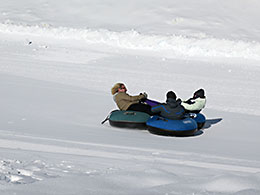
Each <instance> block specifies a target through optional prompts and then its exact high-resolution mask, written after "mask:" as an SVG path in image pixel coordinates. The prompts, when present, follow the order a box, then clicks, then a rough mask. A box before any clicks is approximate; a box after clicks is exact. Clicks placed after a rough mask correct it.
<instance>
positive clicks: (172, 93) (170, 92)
mask: <svg viewBox="0 0 260 195" xmlns="http://www.w3.org/2000/svg"><path fill="white" fill-rule="evenodd" d="M166 97H167V99H168V98H173V99H175V100H176V98H177V97H176V94H175V93H174V92H173V91H168V93H167V94H166Z"/></svg>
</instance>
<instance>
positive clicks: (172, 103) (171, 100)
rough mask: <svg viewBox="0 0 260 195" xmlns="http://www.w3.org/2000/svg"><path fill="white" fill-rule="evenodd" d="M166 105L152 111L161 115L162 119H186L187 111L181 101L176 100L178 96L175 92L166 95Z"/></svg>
mask: <svg viewBox="0 0 260 195" xmlns="http://www.w3.org/2000/svg"><path fill="white" fill-rule="evenodd" d="M166 98H167V100H166V103H163V104H159V105H157V106H153V107H152V109H151V111H152V112H154V113H157V114H159V115H160V116H162V117H165V118H168V119H172V120H179V119H183V118H184V114H185V110H184V108H183V107H182V106H181V100H180V99H178V100H176V94H175V93H174V92H173V91H169V92H168V93H167V94H166Z"/></svg>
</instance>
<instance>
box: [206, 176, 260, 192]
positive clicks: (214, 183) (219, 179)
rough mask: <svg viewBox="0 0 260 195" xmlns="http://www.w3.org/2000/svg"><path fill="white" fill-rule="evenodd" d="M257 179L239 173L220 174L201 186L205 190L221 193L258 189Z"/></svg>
mask: <svg viewBox="0 0 260 195" xmlns="http://www.w3.org/2000/svg"><path fill="white" fill-rule="evenodd" d="M259 179H260V178H258V179H256V178H254V177H245V176H241V175H239V176H237V175H220V176H216V177H214V178H212V179H211V180H210V181H209V182H208V183H206V184H205V185H204V186H203V188H204V189H205V190H207V191H211V192H212V191H213V192H222V193H223V192H225V193H232V192H233V193H239V192H245V191H256V190H260V187H259V181H257V180H259ZM245 194H246V193H245Z"/></svg>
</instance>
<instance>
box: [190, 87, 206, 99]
mask: <svg viewBox="0 0 260 195" xmlns="http://www.w3.org/2000/svg"><path fill="white" fill-rule="evenodd" d="M193 97H194V98H197V97H200V98H204V97H205V92H204V89H199V90H197V91H195V92H194V94H193Z"/></svg>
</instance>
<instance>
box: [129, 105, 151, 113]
mask: <svg viewBox="0 0 260 195" xmlns="http://www.w3.org/2000/svg"><path fill="white" fill-rule="evenodd" d="M127 110H132V111H139V112H145V113H147V114H149V115H154V113H153V112H152V111H151V106H149V105H147V104H142V103H136V104H132V105H131V106H129V107H128V108H127Z"/></svg>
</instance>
